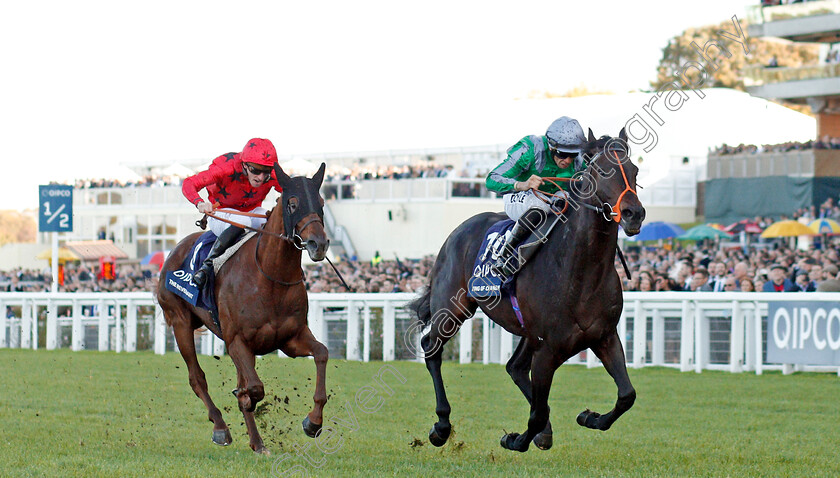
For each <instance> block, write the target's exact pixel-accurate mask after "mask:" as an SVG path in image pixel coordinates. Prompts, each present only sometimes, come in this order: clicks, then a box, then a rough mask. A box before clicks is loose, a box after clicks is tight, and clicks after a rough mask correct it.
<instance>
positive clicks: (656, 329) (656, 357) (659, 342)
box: [651, 309, 665, 366]
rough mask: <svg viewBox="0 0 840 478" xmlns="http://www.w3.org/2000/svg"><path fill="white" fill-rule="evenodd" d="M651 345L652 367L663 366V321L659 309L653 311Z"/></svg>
mask: <svg viewBox="0 0 840 478" xmlns="http://www.w3.org/2000/svg"><path fill="white" fill-rule="evenodd" d="M651 325H652V326H653V331H652V332H653V333H652V338H653V343H652V344H651V348H652V350H651V363H652V364H653V365H659V366H662V365H665V320H664V319H663V318H662V312H661V311H660V310H659V309H653V321H652V324H651Z"/></svg>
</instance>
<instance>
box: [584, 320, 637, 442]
mask: <svg viewBox="0 0 840 478" xmlns="http://www.w3.org/2000/svg"><path fill="white" fill-rule="evenodd" d="M592 350H593V351H594V352H595V355H597V356H598V358H599V359H601V362H603V364H604V368H605V369H607V372H608V373H609V374H610V376H612V378H613V380H615V384H616V386H617V387H618V399H617V400H616V402H615V407H614V408H613V409H612V410H610V411H609V412H608V413H605V414H604V415H600V414H598V413H596V412H593V411H591V410H589V409H586V410H584V411H583V412H581V413H580V415H578V417H577V422H578V425H580V426H584V427H588V428H594V429H596V430H609V428H610V427H611V426H612V424H613V423H615V421H616V420H618V417H620V416H621V415H622V414H623V413H624V412H626V411H627V410H629V409H630V407H632V406H633V402H635V401H636V390H635V389H634V388H633V385H632V384H631V383H630V377H629V376H628V375H627V366H626V365H625V361H624V348H623V347H622V346H621V340H619V338H618V334H617V333H613V334H611V335H609V336H607V337H606V338H605V339H604V340H602V341H601V342H600V343H599V344H598V345H597V346H596V347H595V348H593V349H592Z"/></svg>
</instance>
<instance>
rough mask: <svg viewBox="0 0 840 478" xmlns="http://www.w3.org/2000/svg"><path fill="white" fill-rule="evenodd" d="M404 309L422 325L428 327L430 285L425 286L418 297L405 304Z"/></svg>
mask: <svg viewBox="0 0 840 478" xmlns="http://www.w3.org/2000/svg"><path fill="white" fill-rule="evenodd" d="M406 307H407V308H408V310H410V311H411V312H412V313H413V314H414V315H415V316H416V317H417V320H419V321H420V322H422V323H423V325H429V321H430V320H431V319H432V285H431V284H429V285H428V286H426V289H425V290H424V291H423V292H422V293H421V294H420V296H419V297H417V298H416V299H414V300H412V301H411V302H409V303H408V304H406Z"/></svg>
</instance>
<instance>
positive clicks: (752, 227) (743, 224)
mask: <svg viewBox="0 0 840 478" xmlns="http://www.w3.org/2000/svg"><path fill="white" fill-rule="evenodd" d="M724 231H726V232H730V233H733V234H734V233H736V232H748V233H750V234H758V233H760V232H761V226H759V225H758V224H756V223H754V222H753V221H750V220H749V219H744V220H741V221H738V222H736V223H734V224H730V225H728V226H726V229H724Z"/></svg>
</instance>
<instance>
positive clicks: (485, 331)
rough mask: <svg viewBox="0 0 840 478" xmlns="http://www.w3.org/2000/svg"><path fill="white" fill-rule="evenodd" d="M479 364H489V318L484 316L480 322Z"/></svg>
mask: <svg viewBox="0 0 840 478" xmlns="http://www.w3.org/2000/svg"><path fill="white" fill-rule="evenodd" d="M481 363H483V364H484V365H487V364H489V363H490V318H489V317H487V316H486V315H485V316H484V317H483V318H482V320H481Z"/></svg>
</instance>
